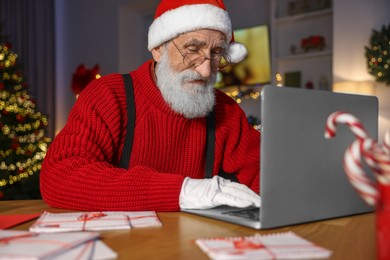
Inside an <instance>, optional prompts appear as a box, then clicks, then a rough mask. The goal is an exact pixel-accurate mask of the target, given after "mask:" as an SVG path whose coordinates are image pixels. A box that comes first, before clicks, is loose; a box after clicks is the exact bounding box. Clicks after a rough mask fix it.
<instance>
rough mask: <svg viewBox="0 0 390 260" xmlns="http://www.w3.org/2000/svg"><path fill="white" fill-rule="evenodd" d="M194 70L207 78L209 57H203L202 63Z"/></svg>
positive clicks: (208, 74)
mask: <svg viewBox="0 0 390 260" xmlns="http://www.w3.org/2000/svg"><path fill="white" fill-rule="evenodd" d="M195 71H197V72H198V73H199V74H200V75H201V76H202V77H203V78H209V77H210V75H211V61H210V59H205V60H204V61H203V63H202V64H200V65H199V66H197V67H195Z"/></svg>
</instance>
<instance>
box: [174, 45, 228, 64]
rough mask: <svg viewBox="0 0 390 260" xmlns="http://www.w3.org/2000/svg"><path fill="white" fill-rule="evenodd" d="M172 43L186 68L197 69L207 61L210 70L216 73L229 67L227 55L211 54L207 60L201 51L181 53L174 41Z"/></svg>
mask: <svg viewBox="0 0 390 260" xmlns="http://www.w3.org/2000/svg"><path fill="white" fill-rule="evenodd" d="M172 43H173V45H174V46H175V47H176V49H177V51H178V52H179V53H180V55H181V56H182V57H183V64H184V66H186V67H187V68H195V67H198V66H200V65H201V64H203V62H205V61H206V60H209V61H210V64H211V66H212V68H213V69H216V70H217V71H220V70H223V69H224V68H226V67H227V66H229V65H230V62H229V58H228V55H226V54H223V53H221V54H212V55H211V57H210V58H209V57H207V56H206V53H204V51H202V50H201V49H197V50H196V51H190V50H186V51H185V52H184V53H183V52H182V51H181V50H180V49H179V47H178V46H177V45H176V43H175V42H174V41H172Z"/></svg>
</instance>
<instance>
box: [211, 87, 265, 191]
mask: <svg viewBox="0 0 390 260" xmlns="http://www.w3.org/2000/svg"><path fill="white" fill-rule="evenodd" d="M217 102H218V104H219V106H217V110H216V118H217V132H216V134H217V138H216V139H217V143H216V149H219V150H220V151H219V152H216V155H217V156H218V155H221V156H222V158H217V161H218V160H221V165H220V166H219V167H220V168H221V169H222V170H223V171H224V172H225V173H228V174H236V177H237V179H238V181H239V182H240V183H242V184H245V185H247V186H248V187H250V188H251V189H252V190H254V191H255V192H259V190H260V132H259V131H257V130H255V129H254V128H253V126H252V125H250V124H249V122H248V120H247V117H246V115H245V112H244V111H243V110H242V109H241V107H240V106H239V105H238V104H237V103H236V102H235V101H234V100H233V99H231V98H230V97H227V96H226V95H225V94H224V93H221V92H219V93H218V95H217ZM215 166H218V165H215ZM214 170H217V171H218V169H214Z"/></svg>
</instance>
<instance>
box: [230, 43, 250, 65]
mask: <svg viewBox="0 0 390 260" xmlns="http://www.w3.org/2000/svg"><path fill="white" fill-rule="evenodd" d="M227 53H228V54H229V57H230V62H231V63H239V62H240V61H242V60H243V59H245V58H246V56H247V55H248V51H247V49H246V48H245V46H244V45H243V44H241V43H238V42H232V43H230V44H229V47H228V49H227Z"/></svg>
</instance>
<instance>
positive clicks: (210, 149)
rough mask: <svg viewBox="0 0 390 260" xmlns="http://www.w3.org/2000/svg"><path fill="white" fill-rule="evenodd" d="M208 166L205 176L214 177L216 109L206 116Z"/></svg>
mask: <svg viewBox="0 0 390 260" xmlns="http://www.w3.org/2000/svg"><path fill="white" fill-rule="evenodd" d="M206 129H207V136H206V166H205V173H204V177H205V178H212V177H213V169H214V145H215V114H214V110H213V111H211V112H210V113H209V114H208V115H207V117H206Z"/></svg>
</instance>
